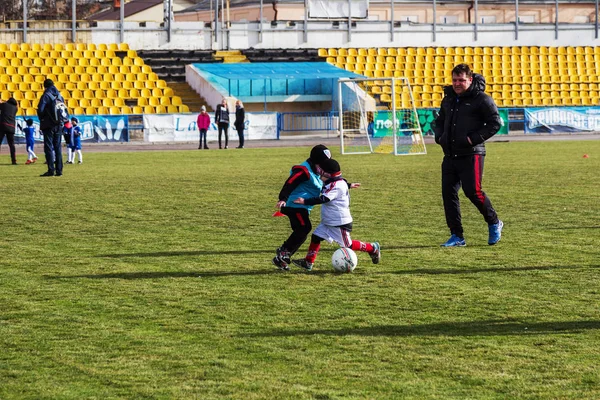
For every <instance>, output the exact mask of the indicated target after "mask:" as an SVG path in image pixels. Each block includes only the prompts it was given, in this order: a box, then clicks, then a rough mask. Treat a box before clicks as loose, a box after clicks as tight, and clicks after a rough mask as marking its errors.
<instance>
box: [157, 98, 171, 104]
mask: <svg viewBox="0 0 600 400" xmlns="http://www.w3.org/2000/svg"><path fill="white" fill-rule="evenodd" d="M160 105H162V106H170V105H171V99H170V98H169V97H166V96H163V97H161V98H160Z"/></svg>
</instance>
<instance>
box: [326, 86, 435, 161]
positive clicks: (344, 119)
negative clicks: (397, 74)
mask: <svg viewBox="0 0 600 400" xmlns="http://www.w3.org/2000/svg"><path fill="white" fill-rule="evenodd" d="M337 94H338V99H337V100H338V112H339V114H338V115H339V120H338V123H339V133H340V145H341V152H342V154H368V153H391V154H395V155H407V154H426V153H427V150H426V148H425V142H424V140H423V133H422V131H421V126H420V125H419V117H418V115H417V110H416V108H415V106H414V100H413V94H412V91H411V89H410V84H409V83H408V79H406V78H364V79H362V78H358V79H355V78H342V79H339V80H338V93H337Z"/></svg>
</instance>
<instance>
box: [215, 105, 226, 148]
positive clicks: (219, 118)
mask: <svg viewBox="0 0 600 400" xmlns="http://www.w3.org/2000/svg"><path fill="white" fill-rule="evenodd" d="M215 122H216V123H217V127H218V129H219V149H222V147H221V134H222V133H223V132H224V133H225V148H227V145H228V144H229V109H228V108H227V99H226V98H225V97H223V100H222V101H221V104H219V105H218V106H217V111H215Z"/></svg>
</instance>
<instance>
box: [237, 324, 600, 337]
mask: <svg viewBox="0 0 600 400" xmlns="http://www.w3.org/2000/svg"><path fill="white" fill-rule="evenodd" d="M597 329H600V321H595V320H591V321H557V322H527V321H512V320H490V321H471V322H439V323H435V324H422V325H379V326H371V327H365V328H341V329H304V330H303V329H293V330H285V329H276V330H272V331H269V332H259V333H254V334H243V335H240V336H245V337H290V336H312V335H326V336H510V335H548V334H567V333H581V332H584V331H588V330H597Z"/></svg>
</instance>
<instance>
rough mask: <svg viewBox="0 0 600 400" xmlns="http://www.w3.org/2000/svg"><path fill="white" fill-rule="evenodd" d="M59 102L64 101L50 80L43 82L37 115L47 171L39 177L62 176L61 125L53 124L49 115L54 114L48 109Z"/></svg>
mask: <svg viewBox="0 0 600 400" xmlns="http://www.w3.org/2000/svg"><path fill="white" fill-rule="evenodd" d="M56 100H60V101H61V102H63V103H64V101H65V99H64V98H63V97H62V96H61V94H60V93H59V91H58V89H57V88H56V86H54V82H53V81H52V79H46V80H45V81H44V94H42V97H41V98H40V102H39V103H38V109H37V115H38V117H39V119H40V130H41V131H42V135H44V154H45V156H46V163H47V164H48V171H47V172H45V173H43V174H42V175H41V176H54V175H56V176H62V171H63V162H62V153H61V149H60V142H61V133H62V132H61V131H62V128H63V126H62V124H61V123H56V122H54V121H53V120H52V119H51V117H50V113H51V112H54V110H51V109H50V108H51V107H53V106H54V105H55V103H56Z"/></svg>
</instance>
